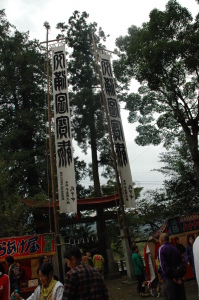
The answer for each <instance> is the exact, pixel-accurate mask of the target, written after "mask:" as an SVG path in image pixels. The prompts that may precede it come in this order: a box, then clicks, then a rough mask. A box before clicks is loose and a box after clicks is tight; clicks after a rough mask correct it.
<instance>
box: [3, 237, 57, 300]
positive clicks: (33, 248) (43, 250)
mask: <svg viewBox="0 0 199 300" xmlns="http://www.w3.org/2000/svg"><path fill="white" fill-rule="evenodd" d="M8 255H11V256H13V258H14V260H15V262H19V263H20V268H21V270H20V271H21V274H22V278H21V289H20V295H22V297H24V298H26V297H28V296H29V295H30V294H31V293H32V292H33V291H34V289H35V287H36V286H37V285H38V276H37V269H38V266H39V258H40V257H41V256H42V255H47V256H48V258H49V261H51V262H54V260H55V255H56V251H55V240H54V235H52V234H41V235H33V236H19V237H10V238H1V239H0V262H1V263H3V264H5V258H6V257H7V256H8ZM5 269H6V271H7V265H6V264H5Z"/></svg>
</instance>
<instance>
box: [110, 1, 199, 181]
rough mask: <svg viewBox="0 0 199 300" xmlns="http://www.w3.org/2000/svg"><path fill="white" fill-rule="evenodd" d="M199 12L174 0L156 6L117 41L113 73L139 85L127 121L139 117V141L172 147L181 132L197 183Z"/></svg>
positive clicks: (129, 100)
mask: <svg viewBox="0 0 199 300" xmlns="http://www.w3.org/2000/svg"><path fill="white" fill-rule="evenodd" d="M198 43H199V15H197V16H196V19H195V21H193V18H192V16H191V14H190V13H189V11H188V10H187V9H186V8H184V7H182V6H180V4H178V2H177V1H175V0H170V1H169V2H168V4H167V5H166V10H165V11H159V10H158V9H154V10H152V11H151V13H150V20H149V22H147V23H144V24H143V25H142V26H141V27H140V28H138V27H136V26H132V27H131V28H129V30H128V35H127V36H125V37H119V38H118V39H117V41H116V45H117V47H118V55H119V56H120V59H119V61H117V62H115V68H114V69H115V74H116V76H117V78H118V79H120V81H121V82H123V83H124V84H127V83H129V82H130V79H131V78H132V77H133V78H135V79H137V80H138V81H139V83H140V84H141V87H140V88H139V91H138V93H137V94H136V93H131V94H129V96H128V97H127V98H126V108H127V109H129V110H130V115H129V121H130V122H135V121H138V122H139V125H138V126H137V131H138V136H137V137H136V139H135V141H136V143H137V144H139V145H147V144H154V145H157V144H159V143H161V142H162V141H163V142H164V146H165V147H166V148H167V149H168V148H169V147H170V146H171V145H172V143H173V142H174V141H175V139H176V138H178V136H179V134H180V132H181V131H183V132H184V137H185V140H186V141H187V145H188V147H189V150H190V153H191V159H192V161H193V165H194V171H195V173H196V178H197V185H199V153H198V116H199V110H198V98H197V89H198V81H199V73H198V67H199V49H198V46H197V45H198Z"/></svg>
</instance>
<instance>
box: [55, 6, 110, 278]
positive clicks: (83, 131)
mask: <svg viewBox="0 0 199 300" xmlns="http://www.w3.org/2000/svg"><path fill="white" fill-rule="evenodd" d="M88 16H89V15H88V14H87V13H86V12H83V13H82V14H80V13H79V12H78V11H75V12H74V13H73V15H72V16H71V17H70V18H69V21H68V25H65V24H64V23H59V24H57V28H58V29H60V30H61V36H65V37H66V41H67V45H68V46H69V47H70V49H71V51H70V53H69V59H68V62H67V69H68V74H69V88H70V87H71V92H70V103H71V107H72V128H73V132H74V134H73V137H74V138H75V140H76V141H77V143H78V145H79V146H80V148H81V149H82V150H83V151H84V152H85V153H87V150H88V148H90V150H91V159H92V165H91V168H92V172H90V174H91V178H92V179H93V181H94V196H95V197H101V195H102V193H101V186H100V178H99V166H100V164H102V165H104V161H105V160H104V159H103V157H100V155H98V153H101V152H104V145H105V144H104V143H103V141H104V140H105V137H106V136H107V130H105V122H104V113H103V111H102V106H101V102H100V95H101V91H100V89H99V80H98V75H97V72H96V61H95V58H94V46H93V39H94V41H95V44H96V47H100V48H102V47H103V45H102V43H103V41H105V39H106V37H105V34H104V32H103V31H102V29H101V28H99V29H98V27H97V24H96V23H90V24H88V22H87V18H88ZM107 140H108V139H106V141H107ZM106 144H107V142H106ZM109 148H110V147H109ZM105 151H106V152H107V150H105ZM104 156H105V155H104ZM108 162H109V161H108V160H106V165H107V164H108ZM111 164H112V162H109V165H111ZM108 171H109V170H108ZM103 213H104V212H103V208H102V207H99V208H98V209H97V215H98V220H99V221H98V222H97V231H98V239H99V247H100V248H101V252H102V255H103V256H104V257H105V258H106V250H107V249H110V243H109V237H108V235H107V230H106V224H105V220H104V215H103ZM106 261H107V259H106ZM106 267H107V266H106ZM106 272H107V268H106Z"/></svg>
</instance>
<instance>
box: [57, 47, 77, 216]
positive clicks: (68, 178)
mask: <svg viewBox="0 0 199 300" xmlns="http://www.w3.org/2000/svg"><path fill="white" fill-rule="evenodd" d="M52 80H53V100H54V118H55V146H56V161H57V180H58V195H59V207H60V213H68V212H75V213H76V212H77V195H76V181H75V169H74V159H73V148H72V136H71V123H70V109H69V97H68V83H67V69H66V53H65V45H61V46H58V47H54V48H52Z"/></svg>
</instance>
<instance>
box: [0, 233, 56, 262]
mask: <svg viewBox="0 0 199 300" xmlns="http://www.w3.org/2000/svg"><path fill="white" fill-rule="evenodd" d="M49 253H51V254H55V253H56V251H55V240H54V235H52V234H42V235H32V236H20V237H10V238H2V239H0V261H2V260H4V259H5V258H6V257H7V256H8V255H11V256H13V257H15V258H19V257H20V258H22V257H23V258H28V257H30V256H32V255H34V256H40V255H42V254H49Z"/></svg>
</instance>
